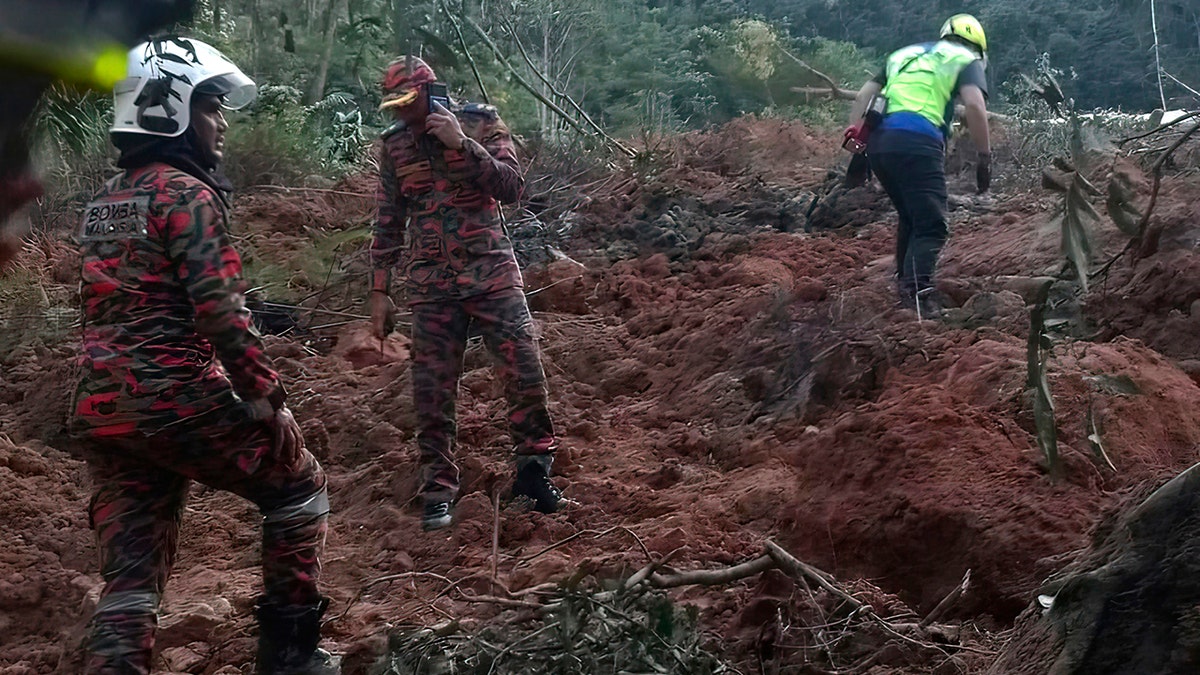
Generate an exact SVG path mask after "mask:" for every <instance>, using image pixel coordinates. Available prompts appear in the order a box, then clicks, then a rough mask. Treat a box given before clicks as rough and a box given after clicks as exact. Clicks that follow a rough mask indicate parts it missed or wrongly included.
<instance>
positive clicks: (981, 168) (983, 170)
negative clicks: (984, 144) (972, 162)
mask: <svg viewBox="0 0 1200 675" xmlns="http://www.w3.org/2000/svg"><path fill="white" fill-rule="evenodd" d="M991 185H992V156H991V155H990V154H988V153H986V152H981V153H979V164H977V165H976V166H975V187H976V188H978V189H979V194H983V193H985V192H987V191H988V188H989V187H991Z"/></svg>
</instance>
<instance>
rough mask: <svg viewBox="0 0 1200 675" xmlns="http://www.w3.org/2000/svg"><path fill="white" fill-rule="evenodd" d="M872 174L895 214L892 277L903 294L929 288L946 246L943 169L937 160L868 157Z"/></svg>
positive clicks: (889, 155) (886, 154)
mask: <svg viewBox="0 0 1200 675" xmlns="http://www.w3.org/2000/svg"><path fill="white" fill-rule="evenodd" d="M870 157H871V170H872V171H874V172H875V176H876V177H878V178H879V182H880V184H882V185H883V189H884V190H885V191H886V192H887V194H888V197H890V198H891V199H892V203H893V204H895V205H896V211H898V212H899V214H900V229H899V230H898V231H897V233H896V273H897V277H898V280H899V284H900V288H901V290H902V291H910V290H911V291H920V290H923V289H926V288H932V287H933V274H934V271H935V269H936V267H937V258H938V253H940V252H941V250H942V245H943V244H945V243H946V235H947V234H948V230H947V228H946V169H945V165H944V160H943V159H942V157H941V156H932V155H925V154H910V153H900V152H881V153H872V154H871V155H870Z"/></svg>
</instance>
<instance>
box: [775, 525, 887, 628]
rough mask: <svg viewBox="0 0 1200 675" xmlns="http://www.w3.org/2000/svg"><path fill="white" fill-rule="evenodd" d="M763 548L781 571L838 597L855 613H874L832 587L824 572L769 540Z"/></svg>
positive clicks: (866, 605) (861, 602)
mask: <svg viewBox="0 0 1200 675" xmlns="http://www.w3.org/2000/svg"><path fill="white" fill-rule="evenodd" d="M763 546H764V547H766V549H767V556H768V557H770V558H771V560H772V561H774V563H775V564H776V565H777V566H778V567H779V569H781V570H783V571H784V572H787V573H788V574H789V575H790V576H792V577H793V578H796V579H800V580H801V581H804V582H805V583H807V581H809V580H811V581H813V582H816V584H817V585H818V586H820V587H821V588H823V589H825V590H827V591H829V592H830V593H832V594H834V595H836V596H837V597H839V598H841V599H842V600H844V601H845V602H847V603H848V604H849V605H850V606H852V607H853V608H854V609H855V611H860V610H861V611H865V612H866V613H868V614H872V615H873V614H874V611H873V610H872V609H871V606H870V605H868V604H866V603H864V602H863V601H862V600H859V599H858V598H856V597H854V596H853V595H850V594H849V593H847V592H846V591H843V590H842V589H840V588H838V587H837V586H835V585H833V583H832V582H830V581H829V575H828V574H826V573H825V572H822V571H821V570H819V569H817V568H815V567H813V566H812V565H809V564H808V563H806V562H803V561H801V560H799V559H797V558H796V557H795V556H793V555H792V554H791V553H788V552H787V551H785V550H783V548H782V547H780V546H779V544H776V543H775V542H773V541H771V540H770V539H768V540H767V541H765V542H763Z"/></svg>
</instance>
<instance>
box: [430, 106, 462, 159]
mask: <svg viewBox="0 0 1200 675" xmlns="http://www.w3.org/2000/svg"><path fill="white" fill-rule="evenodd" d="M433 105H434V108H433V110H430V111H429V115H428V116H427V117H426V118H425V129H426V130H428V131H429V133H431V134H433V135H434V136H437V138H438V140H439V141H441V142H442V145H444V146H446V147H447V148H453V149H455V150H459V149H461V148H462V146H463V141H466V140H467V135H466V134H465V133H463V130H462V125H461V124H459V123H458V117H456V116H455V115H454V113H452V112H450V111H449V110H446V109H445V108H443V107H442V104H440V103H434V104H433Z"/></svg>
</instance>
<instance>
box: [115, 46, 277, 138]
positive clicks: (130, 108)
mask: <svg viewBox="0 0 1200 675" xmlns="http://www.w3.org/2000/svg"><path fill="white" fill-rule="evenodd" d="M126 74H127V77H126V78H125V79H124V80H121V81H120V82H118V83H117V84H116V86H115V87H113V125H112V128H111V129H110V131H113V132H124V133H132V134H146V135H150V136H166V137H168V138H170V137H174V136H179V135H181V134H182V133H183V132H184V131H187V128H188V124H190V123H191V108H192V106H191V103H192V94H193V93H194V92H199V93H201V94H210V95H217V96H221V97H223V99H224V100H223V101H222V105H223V106H224V107H226V108H228V109H230V110H237V109H239V108H243V107H245V106H247V105H249V104H250V102H252V101H253V100H254V98H255V97H256V96H258V87H257V86H255V84H254V81H253V80H251V79H250V78H248V77H246V74H245V73H243V72H242V71H241V70H240V69H239V68H238V67H237V66H235V65H233V62H232V61H230V60H229V59H227V58H225V56H224V55H223V54H221V52H219V51H217V50H216V49H213V48H212V47H210V46H208V45H206V44H204V43H203V42H201V41H199V40H193V39H191V38H181V37H172V38H162V39H156V40H151V41H150V42H143V43H142V44H140V45H138V46H136V47H134V48H133V49H131V50H129V61H128V70H127V71H126Z"/></svg>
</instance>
